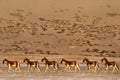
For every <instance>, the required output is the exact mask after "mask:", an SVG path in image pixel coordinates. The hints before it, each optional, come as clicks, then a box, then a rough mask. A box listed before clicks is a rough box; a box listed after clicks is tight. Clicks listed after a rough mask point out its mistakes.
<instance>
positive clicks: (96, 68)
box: [83, 58, 99, 72]
mask: <svg viewBox="0 0 120 80" xmlns="http://www.w3.org/2000/svg"><path fill="white" fill-rule="evenodd" d="M83 63H86V64H87V67H88V70H90V69H91V66H94V68H95V70H94V72H96V71H97V70H99V65H98V62H97V61H89V60H88V59H87V58H84V59H83Z"/></svg>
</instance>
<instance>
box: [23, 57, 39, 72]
mask: <svg viewBox="0 0 120 80" xmlns="http://www.w3.org/2000/svg"><path fill="white" fill-rule="evenodd" d="M23 62H24V63H26V64H27V68H28V71H29V70H30V69H31V70H32V68H35V69H36V70H39V71H40V66H39V61H30V60H29V59H28V58H25V59H24V60H23Z"/></svg>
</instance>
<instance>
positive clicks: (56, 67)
mask: <svg viewBox="0 0 120 80" xmlns="http://www.w3.org/2000/svg"><path fill="white" fill-rule="evenodd" d="M44 61H45V66H46V69H45V71H47V70H48V68H49V66H52V67H53V69H54V70H57V69H58V64H57V62H56V61H48V59H47V58H46V57H44V58H43V59H42V60H41V62H44Z"/></svg>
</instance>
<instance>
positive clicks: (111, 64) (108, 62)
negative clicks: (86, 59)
mask: <svg viewBox="0 0 120 80" xmlns="http://www.w3.org/2000/svg"><path fill="white" fill-rule="evenodd" d="M101 62H102V63H104V64H105V69H106V71H108V68H109V67H112V68H113V70H112V72H114V71H115V69H116V70H117V71H118V70H119V68H118V65H117V63H116V62H115V61H108V60H107V59H106V58H103V59H101Z"/></svg>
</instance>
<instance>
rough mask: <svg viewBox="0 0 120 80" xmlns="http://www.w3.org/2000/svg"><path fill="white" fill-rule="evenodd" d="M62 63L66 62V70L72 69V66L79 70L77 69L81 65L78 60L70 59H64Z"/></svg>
mask: <svg viewBox="0 0 120 80" xmlns="http://www.w3.org/2000/svg"><path fill="white" fill-rule="evenodd" d="M60 63H61V64H63V63H64V64H65V70H67V69H69V70H71V69H70V67H71V66H73V67H74V68H75V71H77V69H78V70H80V67H79V65H78V64H77V61H68V60H65V59H62V60H61V62H60Z"/></svg>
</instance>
